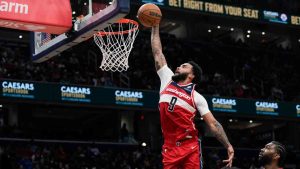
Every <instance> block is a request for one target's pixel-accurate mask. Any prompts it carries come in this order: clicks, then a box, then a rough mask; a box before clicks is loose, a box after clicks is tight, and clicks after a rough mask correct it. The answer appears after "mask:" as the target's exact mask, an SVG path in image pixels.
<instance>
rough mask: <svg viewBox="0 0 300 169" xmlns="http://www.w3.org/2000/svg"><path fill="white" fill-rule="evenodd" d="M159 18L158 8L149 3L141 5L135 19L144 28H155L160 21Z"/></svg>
mask: <svg viewBox="0 0 300 169" xmlns="http://www.w3.org/2000/svg"><path fill="white" fill-rule="evenodd" d="M161 16H162V14H161V11H160V9H159V7H158V6H157V5H155V4H151V3H147V4H144V5H142V6H141V7H140V8H139V10H138V13H137V18H138V19H139V21H140V22H141V24H142V25H144V26H145V27H153V26H157V25H158V24H159V22H160V20H161Z"/></svg>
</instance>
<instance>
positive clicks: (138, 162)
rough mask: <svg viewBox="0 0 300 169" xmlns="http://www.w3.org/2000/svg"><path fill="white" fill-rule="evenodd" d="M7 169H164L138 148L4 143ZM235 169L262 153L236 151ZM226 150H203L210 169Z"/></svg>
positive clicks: (155, 155)
mask: <svg viewBox="0 0 300 169" xmlns="http://www.w3.org/2000/svg"><path fill="white" fill-rule="evenodd" d="M0 145H1V146H0V157H1V159H0V162H1V163H0V165H1V167H4V168H5V169H160V168H162V163H161V153H160V152H153V151H150V149H149V148H148V147H139V146H137V145H110V146H107V145H99V144H78V143H76V144H74V143H64V144H62V143H47V142H43V143H41V142H40V143H36V142H9V143H3V142H2V143H1V144H0ZM236 154H238V155H237V156H236V159H235V162H234V167H233V168H236V169H239V168H242V169H246V168H251V169H255V168H256V159H257V154H258V150H255V149H253V150H236ZM225 158H226V150H225V149H224V150H223V149H222V150H221V149H218V148H204V149H203V158H202V161H203V165H204V167H205V168H206V169H221V168H223V167H224V164H223V163H222V160H223V159H225Z"/></svg>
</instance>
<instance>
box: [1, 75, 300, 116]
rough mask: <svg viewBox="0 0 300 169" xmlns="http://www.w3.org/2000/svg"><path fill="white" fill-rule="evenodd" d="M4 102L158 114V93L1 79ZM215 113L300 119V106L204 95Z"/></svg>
mask: <svg viewBox="0 0 300 169" xmlns="http://www.w3.org/2000/svg"><path fill="white" fill-rule="evenodd" d="M0 84H1V86H0V87H1V88H0V102H1V101H9V102H18V101H21V102H34V103H35V102H40V103H52V104H78V105H82V106H98V107H110V108H120V107H122V108H129V109H130V108H138V109H147V110H149V109H151V110H153V111H157V110H158V109H157V105H158V102H159V93H158V91H146V90H132V89H122V88H106V87H92V86H81V85H69V84H68V85H67V84H65V85H64V84H57V83H40V82H31V81H17V80H8V79H0ZM204 97H205V99H206V100H207V103H208V106H209V109H210V110H211V111H212V112H214V113H225V114H234V115H247V116H257V115H264V116H273V117H274V116H276V117H290V118H298V119H300V103H288V102H275V101H273V102H272V101H263V100H254V99H241V98H228V97H216V96H209V95H204Z"/></svg>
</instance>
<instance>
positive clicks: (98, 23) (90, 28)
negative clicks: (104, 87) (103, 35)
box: [30, 0, 130, 63]
mask: <svg viewBox="0 0 300 169" xmlns="http://www.w3.org/2000/svg"><path fill="white" fill-rule="evenodd" d="M80 1H81V0H76V2H80ZM78 6H79V7H80V8H78ZM74 8H77V9H76V10H78V9H79V13H78V14H77V11H75V9H74ZM72 10H73V28H72V29H71V30H70V31H69V32H67V33H63V34H61V35H51V34H48V33H42V32H32V33H31V35H30V36H31V37H30V39H31V40H30V41H31V52H32V61H33V62H35V63H40V62H44V61H46V60H48V59H50V58H52V57H54V56H56V55H58V54H59V53H61V52H63V51H65V50H67V49H68V48H71V47H72V46H75V45H77V44H78V43H81V42H83V41H85V40H87V39H89V38H91V37H93V35H94V34H95V33H97V32H99V31H100V30H103V29H104V28H106V27H107V26H109V25H110V24H112V23H115V22H116V21H117V20H119V19H120V18H123V17H125V16H126V15H127V14H128V13H129V10H130V0H112V1H110V0H85V1H84V0H82V3H81V4H78V3H73V4H72Z"/></svg>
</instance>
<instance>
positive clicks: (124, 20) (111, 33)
mask: <svg viewBox="0 0 300 169" xmlns="http://www.w3.org/2000/svg"><path fill="white" fill-rule="evenodd" d="M116 23H121V24H123V23H124V24H126V23H127V24H133V25H134V27H133V28H132V29H129V30H126V31H116V32H104V31H100V32H98V33H96V34H95V35H96V36H107V35H118V34H128V33H130V32H134V31H136V30H137V29H138V28H139V24H138V22H137V21H135V20H131V19H125V18H122V19H120V20H118V21H117V22H116Z"/></svg>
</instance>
